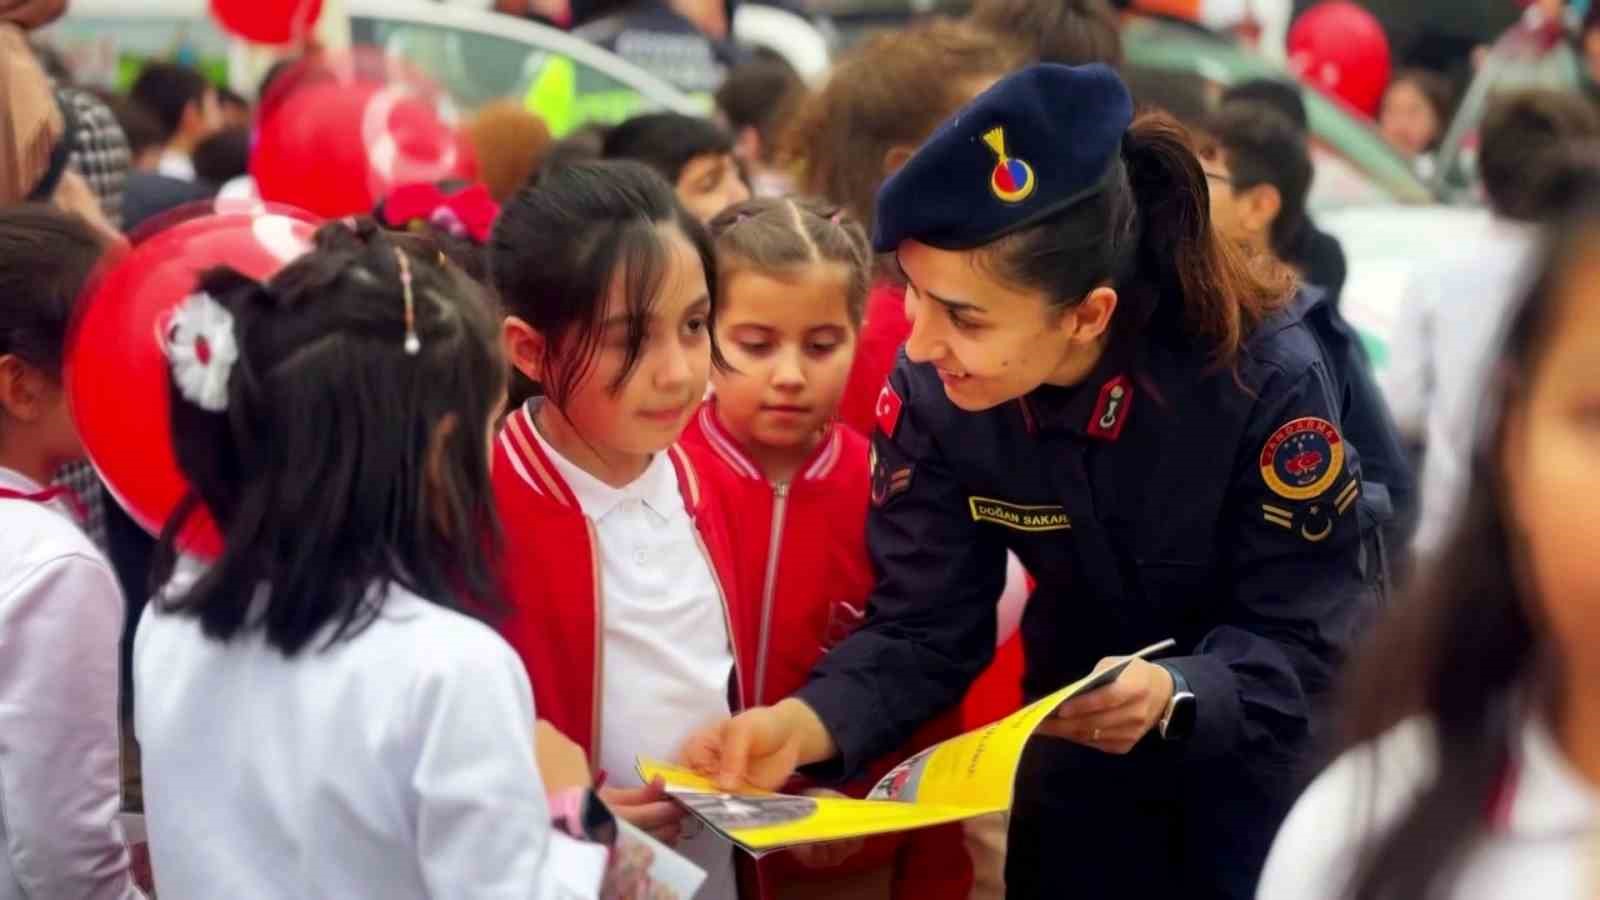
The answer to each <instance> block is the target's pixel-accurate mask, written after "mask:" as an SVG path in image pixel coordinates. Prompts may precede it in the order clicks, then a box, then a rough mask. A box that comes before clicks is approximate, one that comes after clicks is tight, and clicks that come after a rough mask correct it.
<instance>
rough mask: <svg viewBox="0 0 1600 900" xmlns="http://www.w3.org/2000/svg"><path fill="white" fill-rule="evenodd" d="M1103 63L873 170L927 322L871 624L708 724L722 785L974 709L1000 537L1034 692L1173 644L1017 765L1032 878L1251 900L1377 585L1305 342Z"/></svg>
mask: <svg viewBox="0 0 1600 900" xmlns="http://www.w3.org/2000/svg"><path fill="white" fill-rule="evenodd" d="M1132 119H1133V116H1132V105H1131V102H1130V99H1129V96H1128V92H1127V90H1126V88H1124V86H1123V85H1122V83H1121V81H1119V80H1118V78H1117V76H1116V75H1115V74H1114V73H1113V72H1112V71H1111V70H1110V69H1107V68H1105V67H1102V66H1088V67H1083V68H1075V69H1074V68H1067V67H1063V66H1052V65H1042V66H1034V67H1032V68H1029V69H1026V70H1024V71H1022V72H1019V73H1017V74H1014V75H1012V76H1010V77H1008V78H1006V79H1005V80H1003V81H1001V82H1000V83H998V84H997V85H995V86H994V87H993V88H991V89H990V90H989V91H988V92H986V93H984V94H983V95H982V96H980V97H978V98H977V99H976V100H974V101H973V102H972V104H970V105H969V106H968V107H967V108H966V109H964V110H962V111H961V112H959V113H957V114H956V115H955V116H954V117H953V118H952V119H950V120H949V121H948V122H946V123H945V124H944V125H943V126H942V127H941V128H940V129H939V131H938V132H936V133H935V134H934V136H933V137H932V138H930V139H929V140H928V142H927V143H926V144H924V145H923V146H922V147H921V148H920V149H919V150H918V151H917V153H916V155H915V156H914V157H912V159H911V160H910V162H908V163H907V164H906V165H905V167H904V168H903V169H902V170H901V171H900V172H899V173H898V174H896V175H895V176H894V177H893V178H891V179H890V180H889V182H888V183H887V184H886V185H885V186H884V187H883V189H882V191H881V193H880V194H879V197H878V216H877V230H876V233H875V235H874V242H875V244H876V245H877V249H878V250H879V251H883V252H893V253H894V254H895V256H896V258H897V260H898V262H899V266H900V268H901V269H902V270H903V271H904V274H905V277H906V281H907V284H908V289H907V293H906V306H907V311H908V313H909V314H910V315H911V316H912V317H913V319H914V326H913V329H912V334H911V337H910V339H909V341H908V342H907V344H906V349H905V358H903V359H902V360H901V361H900V363H899V365H898V367H897V368H896V369H895V371H894V373H893V375H892V376H891V377H890V380H889V384H888V385H887V386H886V387H885V388H884V390H883V393H882V395H881V396H880V398H879V401H878V431H877V434H876V436H875V437H874V441H873V453H874V457H875V458H874V475H873V491H872V499H873V506H874V508H873V510H872V512H871V516H870V520H869V527H868V539H869V542H870V544H871V550H872V555H873V558H874V560H875V562H876V564H877V567H878V572H879V581H878V585H877V588H876V590H875V592H874V593H873V595H872V601H871V613H870V615H869V617H868V620H867V622H866V623H865V624H864V625H863V626H862V627H861V628H860V629H859V630H858V631H856V632H855V633H854V634H852V635H850V636H849V637H848V638H846V639H845V640H844V641H843V642H842V643H840V644H839V645H838V646H837V647H836V648H835V649H834V650H833V651H832V652H831V653H830V654H829V655H828V656H827V657H825V658H824V659H823V660H822V662H821V663H820V664H819V665H818V666H817V669H816V671H815V673H814V676H813V679H812V681H811V682H810V683H809V684H808V685H807V686H806V687H805V688H803V689H802V690H801V691H800V692H799V693H798V694H796V695H795V696H794V697H791V698H790V699H787V700H784V701H782V702H781V703H779V704H778V705H776V706H772V707H762V708H757V709H753V710H750V711H747V712H745V713H743V714H741V715H740V716H738V717H737V718H735V719H732V720H729V721H726V722H722V723H719V724H717V725H715V726H712V727H709V728H707V729H706V730H705V731H703V732H701V733H700V734H698V735H696V736H695V738H693V739H692V740H691V741H690V743H689V745H688V746H687V747H686V748H685V754H686V756H687V759H688V761H689V762H690V763H691V764H693V765H695V766H697V767H699V768H701V769H703V770H706V771H715V772H718V773H719V775H720V777H721V778H722V780H723V782H724V784H725V786H727V787H730V788H731V787H733V786H734V785H736V784H737V783H740V782H749V783H752V784H756V785H758V786H766V787H770V786H774V785H776V784H778V783H780V782H781V781H783V779H784V778H785V777H787V776H788V775H789V773H790V772H791V771H792V770H793V768H794V767H795V766H796V765H805V764H810V765H813V766H814V767H815V768H814V769H813V770H811V772H810V774H814V775H819V776H821V777H830V776H837V775H843V774H847V773H849V772H852V771H854V770H855V769H857V768H858V767H859V766H860V765H861V764H862V762H864V761H866V760H869V759H872V758H873V757H875V756H877V755H879V754H882V753H884V752H887V751H888V750H890V749H892V748H893V747H895V746H896V745H898V744H899V743H901V742H902V741H903V740H905V739H906V738H907V737H908V736H909V735H910V734H911V733H912V731H913V730H914V729H915V728H916V727H917V726H918V725H919V724H920V723H922V722H923V721H925V720H927V719H929V718H931V717H932V716H934V715H935V714H936V713H938V712H940V711H941V710H944V709H946V708H947V707H949V706H951V705H952V704H954V703H956V702H958V701H959V700H960V699H961V697H962V694H963V692H964V691H965V690H966V688H967V686H968V684H969V683H970V682H971V680H972V679H973V678H974V676H975V675H976V674H977V673H978V672H979V671H980V670H981V669H982V668H983V667H984V666H985V665H986V664H987V662H988V660H989V659H990V656H991V654H992V650H993V646H994V634H995V605H994V598H995V597H996V596H997V595H998V594H999V593H1000V589H1001V582H1002V580H1003V578H1004V575H1005V551H1006V549H1007V548H1010V549H1012V550H1014V551H1015V552H1016V553H1017V555H1018V556H1019V557H1021V559H1022V561H1023V563H1025V564H1026V565H1027V567H1028V569H1029V571H1030V572H1032V573H1033V575H1034V576H1035V578H1036V579H1037V581H1038V585H1039V586H1038V590H1037V592H1036V593H1035V595H1034V596H1033V598H1032V599H1031V601H1030V602H1029V604H1028V607H1027V612H1026V615H1025V618H1024V621H1023V635H1024V641H1025V647H1026V650H1027V660H1028V667H1027V674H1026V676H1025V688H1026V691H1027V693H1028V695H1029V696H1030V697H1039V696H1042V695H1044V694H1046V693H1048V692H1050V691H1052V690H1054V689H1056V688H1059V687H1061V686H1063V685H1065V684H1068V683H1070V682H1071V681H1073V680H1075V679H1077V678H1078V677H1080V676H1082V675H1084V674H1085V673H1087V672H1088V671H1089V670H1091V669H1092V668H1094V667H1095V666H1096V664H1097V663H1100V662H1101V661H1102V657H1105V656H1107V655H1109V654H1113V653H1118V652H1122V653H1126V652H1131V651H1132V650H1133V649H1135V648H1138V647H1141V646H1144V645H1146V644H1148V643H1153V642H1155V641H1158V640H1161V639H1163V638H1167V637H1172V638H1175V639H1176V640H1177V642H1178V650H1177V651H1176V655H1174V656H1172V657H1170V658H1166V659H1162V660H1160V661H1159V662H1158V663H1145V662H1135V663H1133V664H1132V665H1130V666H1129V667H1128V668H1127V669H1126V671H1125V672H1124V673H1123V674H1122V675H1121V676H1120V677H1119V678H1118V680H1117V681H1116V682H1115V683H1114V684H1113V685H1111V686H1110V687H1108V688H1106V689H1103V690H1101V691H1099V692H1096V693H1093V694H1089V695H1085V696H1083V697H1080V698H1077V699H1075V700H1072V701H1069V702H1068V703H1066V704H1064V705H1063V706H1061V707H1060V708H1059V709H1058V711H1057V712H1056V715H1055V717H1054V718H1052V719H1051V720H1050V721H1049V722H1048V723H1047V724H1046V726H1045V727H1044V729H1043V730H1042V732H1041V733H1042V734H1044V735H1047V736H1048V737H1041V738H1036V739H1034V740H1033V741H1032V742H1031V744H1030V745H1029V748H1028V750H1027V753H1026V755H1025V758H1024V761H1023V768H1022V772H1021V774H1020V777H1019V780H1018V783H1017V791H1016V803H1015V807H1014V810H1013V817H1012V823H1011V833H1010V845H1009V854H1008V860H1007V871H1006V877H1007V882H1008V895H1009V896H1010V897H1013V898H1019V897H1020V898H1034V897H1040V898H1045V897H1048V898H1060V897H1084V898H1101V897H1186V898H1206V897H1229V898H1245V897H1249V896H1250V895H1251V894H1252V892H1253V889H1254V885H1255V881H1256V877H1257V874H1258V872H1259V870H1260V866H1261V863H1262V860H1263V859H1264V857H1265V855H1266V851H1267V848H1268V845H1269V844H1270V842H1271V840H1272V837H1273V833H1274V831H1275V829H1276V827H1277V825H1278V823H1279V821H1280V819H1281V817H1282V816H1283V814H1284V813H1285V812H1286V811H1287V809H1288V806H1289V804H1290V803H1291V801H1292V800H1293V792H1294V790H1295V788H1296V786H1297V781H1298V779H1299V778H1300V777H1302V776H1303V775H1304V774H1305V773H1304V772H1303V766H1302V764H1303V763H1304V761H1305V755H1306V751H1307V749H1308V746H1309V745H1310V743H1311V738H1312V736H1313V733H1314V732H1315V731H1316V726H1315V724H1314V723H1315V721H1316V719H1317V714H1318V711H1319V708H1320V706H1321V704H1322V702H1323V701H1324V699H1325V698H1326V696H1327V694H1328V691H1329V685H1330V682H1331V681H1332V680H1333V678H1334V675H1335V672H1336V670H1337V667H1338V665H1339V663H1340V662H1341V660H1342V659H1343V657H1344V655H1345V648H1346V647H1347V645H1348V644H1349V643H1350V640H1351V637H1352V632H1353V631H1354V630H1355V629H1356V627H1357V623H1358V622H1360V621H1361V620H1362V619H1363V618H1364V616H1363V613H1365V612H1367V611H1369V610H1370V609H1371V608H1372V606H1374V605H1375V603H1376V601H1377V584H1378V575H1379V574H1380V573H1378V572H1375V571H1372V569H1374V568H1375V567H1376V565H1377V562H1376V554H1369V553H1367V552H1366V541H1365V539H1366V536H1367V535H1368V534H1369V533H1370V532H1371V530H1372V525H1371V524H1370V520H1369V518H1368V516H1366V515H1364V514H1362V513H1361V512H1360V509H1361V505H1360V504H1359V502H1358V501H1359V492H1360V482H1361V479H1360V471H1359V465H1358V462H1357V459H1356V455H1355V452H1354V451H1353V450H1352V449H1351V448H1350V446H1349V445H1348V444H1347V443H1346V442H1345V441H1344V440H1343V438H1342V437H1341V435H1340V432H1339V422H1338V418H1337V410H1338V406H1337V404H1336V403H1335V400H1334V397H1333V392H1332V388H1331V387H1330V381H1329V378H1328V373H1327V369H1326V365H1325V363H1324V360H1323V357H1322V356H1321V354H1320V351H1319V350H1318V348H1317V343H1316V339H1315V338H1314V337H1313V336H1312V334H1311V333H1310V332H1309V331H1308V330H1307V328H1306V327H1305V325H1304V324H1302V323H1301V322H1300V320H1299V319H1298V318H1297V316H1296V314H1295V313H1294V311H1293V310H1291V309H1289V308H1288V306H1287V302H1286V301H1287V298H1288V297H1289V295H1290V293H1291V289H1292V285H1291V284H1290V283H1289V281H1288V280H1287V277H1286V276H1285V277H1284V278H1282V279H1279V280H1273V279H1266V280H1264V279H1263V276H1262V275H1261V274H1260V272H1259V271H1258V270H1255V269H1252V268H1250V267H1249V266H1248V265H1246V264H1245V263H1244V262H1242V260H1241V259H1240V258H1237V257H1235V256H1234V255H1233V251H1232V250H1230V249H1229V248H1227V247H1226V246H1225V245H1224V243H1223V242H1222V241H1220V240H1218V239H1217V238H1216V237H1215V236H1214V235H1213V232H1212V229H1211V225H1210V221H1209V211H1208V200H1207V193H1206V183H1205V175H1204V173H1203V171H1202V170H1201V167H1200V164H1199V162H1198V161H1197V160H1196V158H1195V157H1194V155H1193V154H1192V153H1191V152H1190V150H1189V148H1188V143H1187V136H1186V135H1185V134H1184V132H1183V131H1182V130H1181V128H1179V127H1178V126H1177V125H1175V124H1173V123H1172V122H1171V121H1170V120H1168V119H1166V118H1163V117H1160V116H1145V117H1141V118H1140V119H1139V120H1138V121H1132Z"/></svg>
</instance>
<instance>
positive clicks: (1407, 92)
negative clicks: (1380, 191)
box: [1378, 81, 1443, 156]
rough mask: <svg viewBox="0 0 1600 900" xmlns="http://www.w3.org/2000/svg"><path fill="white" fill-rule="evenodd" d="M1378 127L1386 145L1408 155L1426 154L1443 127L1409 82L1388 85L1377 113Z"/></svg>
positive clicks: (1423, 97)
mask: <svg viewBox="0 0 1600 900" xmlns="http://www.w3.org/2000/svg"><path fill="white" fill-rule="evenodd" d="M1378 126H1379V128H1381V129H1382V131H1383V136H1384V138H1386V139H1387V140H1388V141H1389V143H1391V144H1393V145H1394V146H1395V147H1397V148H1399V149H1400V150H1401V151H1402V152H1404V153H1407V154H1410V155H1412V156H1416V155H1418V154H1420V153H1426V152H1427V151H1428V148H1429V147H1431V146H1432V145H1433V141H1434V138H1436V137H1438V136H1439V129H1440V128H1441V127H1443V126H1442V124H1441V123H1440V122H1439V117H1438V115H1436V114H1435V113H1434V111H1433V104H1431V103H1429V102H1428V98H1427V96H1426V95H1425V94H1423V93H1422V89H1421V88H1419V87H1417V85H1416V84H1415V83H1414V82H1411V81H1397V82H1395V83H1394V84H1392V85H1390V86H1389V90H1388V92H1386V93H1385V94H1384V95H1383V107H1382V109H1380V110H1379V112H1378Z"/></svg>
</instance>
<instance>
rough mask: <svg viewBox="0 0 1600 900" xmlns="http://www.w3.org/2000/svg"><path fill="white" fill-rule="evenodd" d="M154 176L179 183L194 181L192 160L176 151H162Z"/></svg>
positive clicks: (187, 155) (185, 154)
mask: <svg viewBox="0 0 1600 900" xmlns="http://www.w3.org/2000/svg"><path fill="white" fill-rule="evenodd" d="M156 174H157V175H165V176H167V177H168V178H176V179H178V180H179V181H194V180H195V178H196V175H195V171H194V159H193V158H191V157H190V156H189V154H187V153H183V152H181V151H178V150H164V151H162V153H161V159H160V160H158V161H157V162H156Z"/></svg>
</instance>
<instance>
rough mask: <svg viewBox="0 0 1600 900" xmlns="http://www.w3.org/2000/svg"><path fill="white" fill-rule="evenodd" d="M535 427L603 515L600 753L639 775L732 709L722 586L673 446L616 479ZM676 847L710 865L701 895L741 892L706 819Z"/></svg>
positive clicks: (586, 506) (727, 854) (613, 775)
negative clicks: (623, 480) (626, 479)
mask: <svg viewBox="0 0 1600 900" xmlns="http://www.w3.org/2000/svg"><path fill="white" fill-rule="evenodd" d="M532 431H533V433H534V437H535V438H536V439H537V440H538V441H539V445H540V446H541V447H542V448H543V449H544V452H545V455H546V456H548V457H549V458H550V461H551V463H552V464H553V465H554V466H555V467H556V470H557V472H558V473H559V474H560V477H561V478H562V480H564V481H565V482H566V483H567V486H568V487H570V488H571V489H572V493H573V495H574V496H576V497H577V498H578V505H579V506H580V507H582V508H583V514H584V515H585V516H587V517H588V518H589V519H590V521H592V522H593V523H594V530H595V538H596V541H597V543H598V544H599V546H598V548H597V550H598V552H599V557H600V558H599V566H598V569H599V572H600V591H601V599H600V602H601V606H602V608H603V610H604V613H603V616H604V623H603V627H604V630H605V643H604V646H603V647H602V656H601V658H602V659H603V660H604V663H603V666H602V671H601V673H600V683H601V690H600V698H601V701H600V703H601V713H600V765H601V767H602V768H603V769H604V770H605V772H606V775H607V777H608V779H609V780H610V783H612V784H617V785H623V786H634V785H638V784H639V783H640V782H639V776H638V773H637V772H636V771H635V759H636V758H637V757H639V756H652V757H655V758H657V759H666V760H670V759H673V758H675V757H676V756H677V754H678V751H679V750H680V749H682V746H683V742H684V741H685V740H686V739H687V738H688V737H689V736H690V735H691V734H693V733H694V732H695V731H696V730H697V729H699V728H701V727H702V726H705V725H708V724H710V723H712V722H716V721H718V720H720V719H725V718H727V717H728V713H729V706H728V686H729V678H730V676H731V675H732V673H733V651H732V649H731V646H730V644H729V639H728V622H727V616H726V614H725V611H724V610H723V607H722V595H721V591H720V590H719V589H718V587H717V582H716V579H715V577H714V576H713V575H712V572H711V565H710V563H709V562H708V561H707V559H706V557H705V554H704V553H703V552H702V551H701V549H700V542H699V539H698V537H697V535H696V532H695V525H694V520H693V519H691V518H690V517H689V512H688V510H687V509H686V508H685V507H684V502H683V494H682V493H681V492H680V491H679V489H678V475H677V472H676V471H675V470H674V469H673V467H672V461H671V459H669V458H668V456H667V454H665V453H657V454H656V455H655V456H654V457H653V458H652V459H651V460H650V464H649V465H648V466H647V467H646V468H645V471H644V474H642V475H640V476H639V477H638V478H636V479H634V481H633V482H632V483H630V484H628V485H627V486H626V487H621V488H614V487H612V486H610V485H608V484H606V483H605V482H603V481H601V480H600V479H598V478H595V477H594V476H593V475H590V474H589V473H588V472H585V471H584V470H583V469H581V468H579V467H578V466H577V465H576V464H574V463H573V462H572V461H570V460H568V459H567V458H566V457H564V456H562V455H561V453H560V451H558V450H556V449H555V448H554V447H552V446H551V445H550V442H549V441H547V440H545V438H544V435H542V434H540V433H539V429H538V427H537V426H536V427H534V428H533V429H532ZM691 831H693V830H691ZM677 849H678V851H679V852H681V853H683V854H684V855H685V856H687V857H689V858H690V859H692V860H693V861H694V862H695V864H696V865H698V866H700V867H701V868H703V869H705V870H706V875H707V878H706V884H705V886H704V887H702V888H701V889H700V893H698V894H696V895H695V896H696V897H697V898H701V900H724V898H726V900H732V898H734V897H736V896H737V892H738V891H737V884H736V881H735V877H734V871H733V857H732V852H731V850H730V848H729V845H728V844H727V843H725V842H724V841H722V840H721V839H720V838H718V837H717V836H716V835H715V834H713V833H712V832H709V831H697V832H695V833H691V834H690V836H688V837H686V838H685V839H684V840H683V842H682V843H681V844H680V845H679V846H678V848H677Z"/></svg>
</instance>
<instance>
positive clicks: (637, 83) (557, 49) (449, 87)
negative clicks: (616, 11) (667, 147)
mask: <svg viewBox="0 0 1600 900" xmlns="http://www.w3.org/2000/svg"><path fill="white" fill-rule="evenodd" d="M343 5H344V8H345V11H346V13H347V14H348V16H349V27H350V37H351V41H352V43H355V44H359V45H371V46H378V47H382V48H384V49H385V50H387V51H388V52H390V53H394V54H396V55H399V56H401V57H404V58H406V59H407V60H409V61H410V62H411V63H413V64H415V65H416V66H417V67H419V68H420V69H422V70H423V71H424V72H426V73H428V75H429V76H430V77H432V78H433V79H435V80H436V81H437V82H438V83H439V84H440V86H441V87H443V88H444V89H445V90H446V91H447V92H448V93H449V94H450V96H451V97H452V98H453V99H454V100H455V101H456V103H457V104H459V105H460V106H461V107H462V108H464V109H469V110H470V109H472V108H474V107H476V106H478V105H480V104H482V103H485V102H488V101H490V100H494V99H498V98H501V97H518V98H523V99H525V100H526V102H527V103H528V104H529V106H530V108H532V109H534V111H536V112H538V113H540V114H541V115H542V116H544V117H545V119H546V121H547V122H548V124H549V125H550V127H551V130H552V131H553V132H554V133H555V134H556V135H557V136H558V137H559V136H560V135H562V134H565V133H567V132H568V131H570V130H572V129H573V128H576V127H578V126H579V125H582V124H583V123H585V122H589V121H604V122H617V121H621V120H622V119H625V118H627V117H628V116H630V115H633V114H634V113H637V112H644V111H648V110H670V111H674V112H681V113H687V114H690V115H703V114H705V113H706V112H707V111H708V110H709V104H708V102H707V101H706V99H705V98H693V97H690V96H688V95H686V94H684V93H683V92H682V91H679V90H678V89H677V88H675V87H673V86H672V85H670V84H668V83H667V82H665V81H663V80H661V79H660V78H657V77H656V76H654V75H652V74H650V73H649V72H646V71H644V70H643V69H640V68H639V67H637V66H634V65H632V64H630V63H628V62H626V61H624V60H622V59H621V58H619V57H617V56H616V55H614V54H612V53H609V52H607V51H606V50H604V49H601V48H599V47H596V46H594V45H592V44H589V43H587V42H585V41H583V40H581V39H579V38H575V37H573V36H571V35H569V34H567V33H565V32H562V31H559V30H557V29H554V28H548V27H545V26H543V25H539V24H537V23H534V22H530V21H528V20H525V19H519V18H515V17H512V16H506V15H502V14H500V13H495V12H486V11H482V10H475V9H470V8H467V7H462V6H447V5H442V4H438V3H432V2H423V0H343ZM40 36H41V37H42V38H43V39H45V40H46V41H48V42H50V43H52V44H53V45H55V46H56V47H57V48H58V49H60V50H61V51H62V52H63V53H65V54H66V56H67V58H68V60H69V62H70V63H71V64H72V65H73V66H74V69H75V70H76V71H77V72H78V73H79V74H80V77H84V78H85V80H88V81H99V82H102V83H104V84H106V85H107V86H111V87H126V86H127V83H128V82H129V81H131V79H132V77H133V76H134V74H135V73H136V72H137V71H138V68H139V66H140V65H141V64H142V61H143V60H144V59H146V58H148V57H151V56H161V57H168V56H173V55H176V56H178V57H179V58H181V59H184V60H186V61H188V62H190V63H191V64H193V65H195V66H197V67H198V68H200V69H201V70H202V71H204V72H206V73H207V74H208V75H209V76H210V77H212V78H213V79H214V80H217V81H219V82H227V83H229V84H230V85H231V86H232V87H233V88H234V90H236V91H238V92H239V93H241V94H243V95H245V96H252V95H253V94H254V93H255V87H256V85H255V83H254V81H253V79H252V78H251V75H250V72H249V67H247V66H242V65H240V64H239V62H240V59H241V55H242V54H243V53H244V52H246V48H245V45H243V44H242V43H240V42H237V41H230V40H229V39H228V38H227V37H226V36H225V35H224V34H223V32H222V31H221V30H219V29H218V28H217V26H216V24H215V23H214V22H213V21H212V19H211V17H210V16H209V14H208V13H207V3H206V0H135V2H128V0H73V2H72V5H71V7H70V10H69V12H68V14H67V16H66V17H65V18H64V19H62V20H61V21H60V22H58V23H56V24H55V25H52V26H51V27H49V28H48V29H45V30H43V31H42V32H40Z"/></svg>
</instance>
